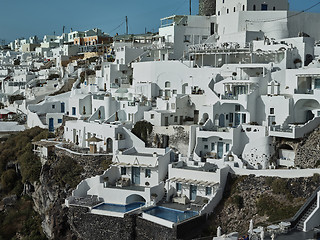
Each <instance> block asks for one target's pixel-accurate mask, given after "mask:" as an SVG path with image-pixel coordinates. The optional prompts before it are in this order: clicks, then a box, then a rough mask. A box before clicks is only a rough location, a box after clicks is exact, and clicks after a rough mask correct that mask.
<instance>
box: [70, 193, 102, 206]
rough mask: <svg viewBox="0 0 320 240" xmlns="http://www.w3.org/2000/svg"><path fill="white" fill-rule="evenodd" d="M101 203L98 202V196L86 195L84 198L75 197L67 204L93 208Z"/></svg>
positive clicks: (100, 201)
mask: <svg viewBox="0 0 320 240" xmlns="http://www.w3.org/2000/svg"><path fill="white" fill-rule="evenodd" d="M102 202H103V201H102V200H100V199H99V197H98V196H95V195H93V196H92V195H87V196H86V197H75V198H74V199H72V200H71V201H70V202H69V204H70V205H75V206H82V207H93V206H96V205H98V204H100V203H102Z"/></svg>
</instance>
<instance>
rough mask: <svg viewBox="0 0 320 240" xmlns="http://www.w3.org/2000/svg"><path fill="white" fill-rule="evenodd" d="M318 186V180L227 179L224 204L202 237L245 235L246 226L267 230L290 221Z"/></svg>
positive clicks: (214, 213)
mask: <svg viewBox="0 0 320 240" xmlns="http://www.w3.org/2000/svg"><path fill="white" fill-rule="evenodd" d="M319 185H320V176H319V175H314V177H310V178H296V179H282V178H274V177H255V176H254V175H250V176H241V177H239V176H235V175H229V177H228V184H227V187H226V191H225V194H224V198H223V200H222V201H221V202H220V204H219V205H218V207H217V208H216V209H215V211H214V212H213V214H212V215H211V216H210V220H209V221H208V227H207V229H206V230H205V234H204V235H211V236H212V235H215V234H216V229H217V227H218V226H220V227H221V228H222V231H223V232H224V233H229V232H234V231H238V232H240V233H247V231H248V229H249V222H250V220H251V219H253V221H254V224H255V226H259V225H260V226H267V225H270V224H272V223H279V222H280V221H283V220H287V219H290V218H291V217H293V216H294V214H295V213H296V212H297V210H298V209H299V208H300V207H301V206H302V205H303V204H304V202H305V201H306V199H307V198H308V197H309V196H311V194H312V193H313V192H314V191H315V190H316V188H317V187H318V186H319Z"/></svg>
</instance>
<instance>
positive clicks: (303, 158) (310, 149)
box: [295, 127, 320, 168]
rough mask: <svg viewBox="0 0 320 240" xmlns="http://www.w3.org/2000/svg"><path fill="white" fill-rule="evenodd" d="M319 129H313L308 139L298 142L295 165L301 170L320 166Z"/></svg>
mask: <svg viewBox="0 0 320 240" xmlns="http://www.w3.org/2000/svg"><path fill="white" fill-rule="evenodd" d="M319 151H320V129H319V127H318V128H317V129H315V130H314V131H313V132H312V133H310V135H309V136H308V137H306V138H305V139H303V140H302V141H301V142H299V145H298V147H297V152H296V159H295V164H296V165H297V166H300V167H302V168H314V167H319V166H320V154H319Z"/></svg>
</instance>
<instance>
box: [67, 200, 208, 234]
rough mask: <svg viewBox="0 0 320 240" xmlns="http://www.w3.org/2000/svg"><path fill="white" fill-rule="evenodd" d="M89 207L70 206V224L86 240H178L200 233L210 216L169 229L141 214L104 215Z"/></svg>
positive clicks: (194, 219) (75, 232)
mask: <svg viewBox="0 0 320 240" xmlns="http://www.w3.org/2000/svg"><path fill="white" fill-rule="evenodd" d="M88 211H89V210H88V208H86V207H76V206H70V208H69V211H68V223H69V225H70V228H71V230H72V232H73V233H74V234H75V235H76V236H77V238H78V239H83V240H89V239H90V240H91V239H95V240H100V239H101V240H102V239H103V240H104V239H117V240H149V239H153V240H178V239H192V238H194V237H196V236H199V233H200V232H201V230H202V229H203V226H205V222H206V216H201V217H198V218H193V219H191V220H190V221H186V222H183V223H181V224H179V225H177V226H176V227H175V228H172V229H171V228H167V227H164V226H161V225H158V224H155V223H153V222H150V221H147V220H145V219H142V218H141V217H140V216H139V215H138V214H132V215H125V217H124V218H120V217H119V218H118V217H111V216H103V215H97V214H92V213H89V212H88Z"/></svg>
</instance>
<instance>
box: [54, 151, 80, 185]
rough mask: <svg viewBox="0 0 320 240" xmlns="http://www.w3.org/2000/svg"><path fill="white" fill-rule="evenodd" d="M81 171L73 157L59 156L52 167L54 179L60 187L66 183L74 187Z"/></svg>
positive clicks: (77, 182)
mask: <svg viewBox="0 0 320 240" xmlns="http://www.w3.org/2000/svg"><path fill="white" fill-rule="evenodd" d="M82 172H83V168H82V167H81V166H80V165H79V164H78V163H77V162H76V161H75V160H74V159H72V158H70V157H67V156H64V157H62V158H60V159H59V160H58V161H57V164H56V165H55V166H54V167H53V176H54V179H55V180H56V181H57V183H58V184H59V186H61V187H64V186H65V185H66V184H68V185H69V186H70V187H72V188H75V187H76V186H77V185H78V184H79V182H80V181H81V180H82V177H81V173H82Z"/></svg>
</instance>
